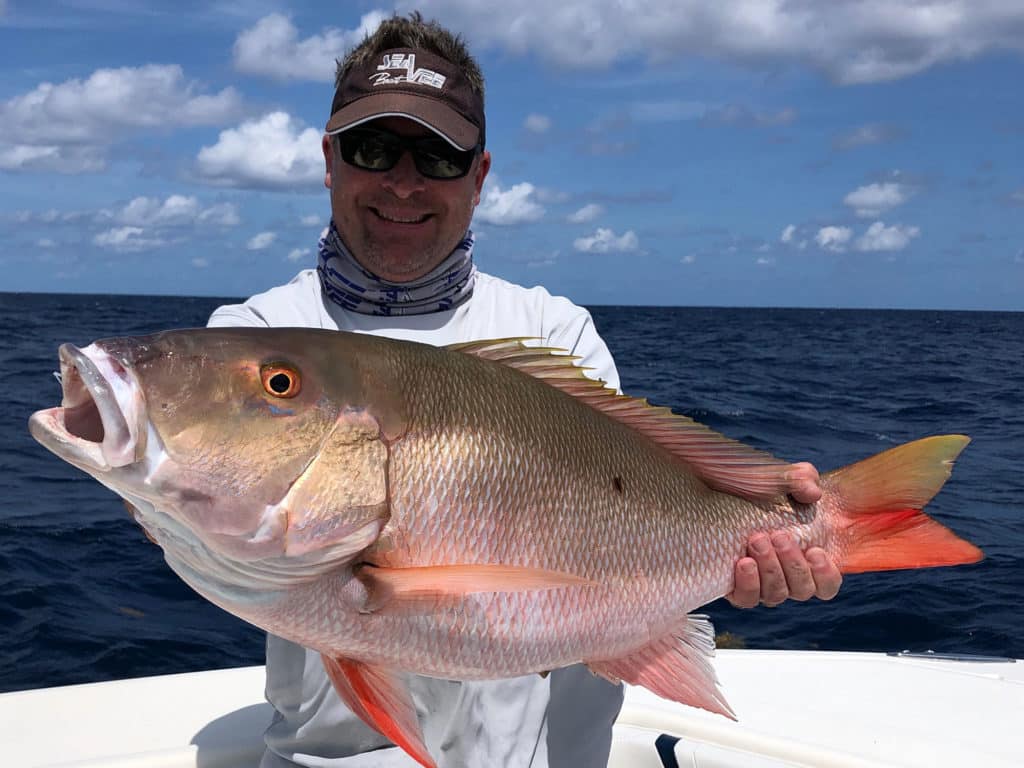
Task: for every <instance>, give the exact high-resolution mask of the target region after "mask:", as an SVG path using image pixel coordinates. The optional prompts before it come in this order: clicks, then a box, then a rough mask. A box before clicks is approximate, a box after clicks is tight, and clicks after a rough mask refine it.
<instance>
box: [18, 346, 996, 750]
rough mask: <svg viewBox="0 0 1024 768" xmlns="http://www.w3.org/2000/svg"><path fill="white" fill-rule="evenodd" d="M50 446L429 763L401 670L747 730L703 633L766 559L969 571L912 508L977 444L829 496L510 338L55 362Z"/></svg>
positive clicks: (947, 444) (899, 454) (183, 571)
mask: <svg viewBox="0 0 1024 768" xmlns="http://www.w3.org/2000/svg"><path fill="white" fill-rule="evenodd" d="M61 359H62V366H61V367H62V374H63V383H64V402H63V403H62V407H61V408H56V409H50V410H48V411H41V412H39V413H37V414H35V415H34V416H33V417H32V420H31V422H30V427H31V429H32V433H33V435H34V436H35V437H36V438H37V439H38V440H40V442H42V443H43V444H44V445H46V446H47V447H48V448H50V449H51V450H53V451H54V452H55V453H57V454H58V455H60V456H62V457H63V458H65V459H66V460H68V461H69V462H71V463H72V464H75V465H76V466H78V467H80V468H81V469H83V470H85V471H86V472H89V473H90V474H92V475H94V476H95V477H96V478H97V479H99V480H100V482H102V483H104V484H105V485H107V486H108V487H111V488H112V489H113V490H115V491H116V492H117V493H119V494H121V495H122V496H124V498H125V499H127V500H128V501H129V503H130V504H131V505H133V507H134V508H135V509H136V519H138V521H139V522H140V523H141V524H142V526H143V527H144V528H145V529H146V531H147V533H148V534H149V535H150V536H151V538H153V539H154V540H155V541H156V542H157V543H158V544H160V545H161V546H162V547H163V549H164V551H165V555H166V557H167V561H168V563H169V564H170V565H171V567H172V568H174V570H175V571H176V572H177V573H178V574H179V575H180V576H181V577H182V578H183V579H184V580H185V581H186V582H188V583H189V584H190V585H191V586H192V587H193V588H195V589H196V590H197V591H198V592H200V594H202V595H204V596H205V597H206V598H207V599H209V600H211V601H212V602H214V603H216V604H217V605H220V606H221V607H223V608H225V609H226V610H228V611H230V612H231V613H234V614H236V615H238V616H240V617H242V618H244V619H246V620H247V621H250V622H252V623H254V624H256V625H257V626H260V627H262V628H264V629H266V630H268V631H270V632H273V633H275V634H277V635H280V636H283V637H286V638H289V639H291V640H294V641H295V642H298V643H301V644H303V645H305V646H307V647H311V648H315V649H317V650H319V651H320V652H321V653H322V654H323V656H324V662H325V666H326V668H327V671H328V673H329V675H330V676H331V679H332V681H333V682H334V684H335V687H336V688H337V690H338V692H339V694H340V695H341V696H342V698H343V699H344V700H345V701H346V703H348V704H349V706H350V707H351V708H352V709H353V711H354V712H355V713H356V714H357V715H359V716H360V717H362V718H363V719H364V720H365V721H366V722H367V723H369V724H370V725H372V726H373V727H375V728H377V729H378V730H380V731H381V732H382V733H384V734H385V735H387V736H388V737H389V738H391V739H392V740H393V741H395V742H396V743H397V744H399V745H400V746H402V747H403V748H404V749H405V750H406V751H407V752H409V753H410V754H411V755H412V756H413V757H414V758H416V759H417V760H418V761H419V762H420V763H421V764H423V765H425V766H429V765H433V762H432V760H431V758H430V755H429V753H428V752H427V750H426V748H425V747H424V745H423V741H422V736H421V734H420V731H419V725H418V723H417V721H416V716H415V710H414V708H413V706H412V703H411V701H410V699H409V696H408V693H407V692H406V691H405V689H404V684H403V682H402V677H401V675H400V674H398V673H400V672H413V673H418V674H424V675H431V676H436V677H442V678H450V679H490V678H499V677H510V676H516V675H522V674H527V673H531V672H545V671H547V670H550V669H554V668H558V667H562V666H567V665H570V664H574V663H578V662H584V663H586V664H588V665H589V666H590V668H591V669H592V670H593V671H594V672H595V673H597V674H601V675H603V676H605V677H607V678H609V679H611V680H613V681H618V680H625V681H628V682H632V683H635V684H639V685H644V686H646V687H648V688H649V689H651V690H653V691H654V692H656V693H658V694H659V695H662V696H665V697H667V698H670V699H673V700H676V701H680V702H683V703H687V704H692V705H695V706H700V707H704V708H706V709H709V710H711V711H714V712H719V713H722V714H726V715H731V712H730V710H729V708H728V705H727V704H726V702H725V699H724V698H723V696H722V694H721V692H720V691H719V690H718V687H717V685H716V683H715V678H714V673H713V670H712V668H711V665H710V661H709V659H710V657H711V655H712V654H713V650H714V637H713V632H712V628H711V626H710V624H709V623H708V622H707V620H706V619H705V618H704V617H698V616H690V615H688V614H689V612H690V611H692V610H693V609H695V608H697V607H699V606H701V605H703V604H705V603H707V602H709V601H711V600H713V599H715V598H718V597H720V596H722V595H724V594H726V593H727V592H728V591H729V590H730V589H731V586H732V572H733V565H734V563H735V561H736V559H737V557H739V556H740V555H741V554H742V553H743V551H744V549H745V545H746V542H747V540H748V538H749V537H750V535H751V534H752V533H754V532H756V531H772V530H779V529H786V530H789V531H791V532H792V533H793V534H794V535H795V536H796V537H797V538H798V540H799V541H800V542H801V543H802V544H803V545H804V546H810V545H812V544H813V545H817V546H822V547H824V548H825V549H826V550H827V551H828V552H829V554H830V555H831V556H832V557H833V559H835V561H836V562H838V563H840V564H841V567H842V569H843V570H844V571H846V572H852V571H864V570H885V569H892V568H914V567H927V566H935V565H953V564H958V563H967V562H974V561H976V560H978V559H980V557H981V552H980V550H978V549H977V548H975V547H974V546H973V545H971V544H969V543H967V542H965V541H963V540H962V539H959V538H958V537H956V535H955V534H953V533H952V532H951V531H949V530H948V529H946V528H944V527H943V526H941V525H939V524H938V523H936V522H935V521H933V520H931V519H930V518H928V517H927V516H926V515H924V514H923V513H921V512H920V509H921V508H922V507H923V506H924V505H925V504H926V503H927V502H928V501H929V500H930V499H931V498H932V496H934V494H935V493H937V492H938V490H939V488H941V486H942V484H943V482H945V480H946V478H947V477H948V476H949V473H950V469H951V466H952V462H953V460H954V459H955V457H956V456H957V455H958V454H959V452H960V451H961V450H962V449H963V447H964V446H965V445H966V443H967V442H968V441H967V438H964V437H961V436H941V437H933V438H927V439H925V440H920V441H917V442H915V443H909V444H907V445H904V446H900V447H898V448H895V449H892V450H890V451H887V452H885V453H882V454H879V455H877V456H875V457H872V458H870V459H867V460H865V461H863V462H860V463H858V464H854V465H851V466H849V467H846V468H844V469H841V470H837V471H835V472H832V473H828V474H826V475H824V476H823V477H822V488H823V491H824V495H823V497H822V499H821V500H820V501H819V502H817V503H816V504H813V505H800V504H796V503H794V502H793V501H792V500H791V499H790V498H789V497H788V496H787V495H786V492H787V490H788V479H787V475H786V472H787V466H788V465H787V464H786V463H785V462H782V461H779V460H777V459H775V458H773V457H771V456H770V455H768V454H765V453H763V452H759V451H756V450H754V449H751V448H749V447H747V446H745V445H743V444H741V443H738V442H735V441H732V440H729V439H727V438H725V437H723V436H721V435H718V434H716V433H714V432H712V431H710V430H708V429H707V428H705V427H703V426H701V425H699V424H696V423H695V422H692V421H690V420H688V419H685V418H683V417H680V416H676V415H673V414H671V413H670V412H668V411H667V410H666V409H659V408H652V407H650V406H648V405H647V404H646V403H644V402H642V401H637V400H634V399H632V398H628V397H625V396H620V395H616V394H615V393H614V392H612V391H609V390H607V389H604V388H603V387H602V386H601V385H600V384H598V383H594V382H591V381H589V380H588V379H586V378H585V377H583V376H582V374H581V373H580V371H579V369H576V368H574V367H573V366H572V365H571V360H570V359H569V358H567V357H565V356H562V355H555V354H552V351H551V350H543V349H533V348H528V347H525V346H523V345H522V344H521V343H519V342H518V341H514V340H512V341H493V342H476V343H471V344H465V345H458V346H457V347H454V348H449V349H436V348H433V347H428V346H424V345H419V344H413V343H410V342H399V341H391V340H387V339H381V338H376V337H369V336H360V335H353V334H346V333H340V332H326V331H313V330H298V329H277V330H269V329H267V330H263V329H261V330H253V329H222V330H193V331H175V332H168V333H165V334H158V335H156V336H152V337H145V338H137V339H112V340H106V341H102V342H97V343H95V344H93V345H91V346H90V347H87V348H86V349H85V350H77V349H75V348H73V347H68V346H65V347H63V348H62V350H61Z"/></svg>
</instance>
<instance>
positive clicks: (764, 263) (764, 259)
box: [757, 256, 775, 267]
mask: <svg viewBox="0 0 1024 768" xmlns="http://www.w3.org/2000/svg"><path fill="white" fill-rule="evenodd" d="M757 265H758V266H759V267H774V266H775V258H774V257H773V256H758V257H757Z"/></svg>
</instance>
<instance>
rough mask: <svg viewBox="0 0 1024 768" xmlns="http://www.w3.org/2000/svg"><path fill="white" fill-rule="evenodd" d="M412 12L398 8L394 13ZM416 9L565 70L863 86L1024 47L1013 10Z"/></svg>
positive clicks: (448, 5)
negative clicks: (757, 73)
mask: <svg viewBox="0 0 1024 768" xmlns="http://www.w3.org/2000/svg"><path fill="white" fill-rule="evenodd" d="M413 5H414V4H413V3H412V2H411V0H403V2H402V3H400V7H401V8H402V9H403V10H405V9H407V8H408V9H411V8H412V7H413ZM415 6H416V7H418V8H419V9H420V10H422V11H423V12H424V13H425V14H426V15H427V16H435V17H438V18H449V19H458V22H459V31H460V32H463V33H465V34H466V36H467V37H468V38H469V39H470V40H472V41H473V43H474V45H476V46H478V47H482V46H485V45H494V44H496V45H500V46H502V47H504V48H505V49H507V50H510V51H512V52H514V53H516V54H521V53H524V52H526V51H532V52H535V53H537V54H538V55H540V56H542V57H544V58H546V59H548V60H549V61H553V62H554V63H556V64H558V65H560V66H563V67H566V68H573V69H602V68H606V67H608V66H609V65H610V64H612V63H613V62H617V61H625V60H629V59H630V58H634V57H638V56H643V57H647V58H649V59H651V60H653V61H655V62H658V63H663V62H666V61H671V60H672V59H674V58H675V57H676V55H677V53H678V52H685V54H686V55H689V56H707V57H713V58H718V59H724V60H726V61H731V62H739V63H742V64H749V65H751V66H757V67H759V68H760V69H761V70H764V69H771V68H774V67H777V66H778V65H779V64H783V65H784V64H788V63H801V64H807V65H810V66H811V67H813V68H815V69H818V70H821V71H824V72H825V73H827V74H828V75H829V76H831V77H832V78H833V79H834V80H837V81H839V82H841V83H866V82H876V81H883V80H894V79H897V78H900V77H906V76H908V75H912V74H915V73H917V72H921V71H923V70H925V69H927V68H928V67H931V66H933V65H935V64H938V63H941V62H949V61H956V60H963V59H969V58H972V57H975V56H978V55H980V54H983V53H986V52H989V51H997V50H1001V49H1004V50H1016V51H1021V50H1024V9H1022V8H1021V6H1020V4H1019V3H1011V2H986V3H978V2H976V0H943V1H942V2H903V3H893V2H891V1H890V0H832V2H827V3H809V2H784V1H783V0H772V1H771V2H760V3H752V2H749V0H720V1H719V2H715V3H708V2H706V1H705V0H636V1H635V2H629V3H607V4H604V5H603V6H602V8H601V12H600V13H595V12H594V8H593V6H592V4H591V3H586V2H582V1H581V0H567V1H566V2H563V3H559V4H557V5H552V3H551V2H550V0H521V2H517V3H501V4H497V5H496V4H492V3H477V2H472V1H471V0H418V2H416V3H415ZM566 40H572V41H573V43H572V45H566V43H565V41H566ZM666 66H667V64H666Z"/></svg>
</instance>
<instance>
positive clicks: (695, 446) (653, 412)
mask: <svg viewBox="0 0 1024 768" xmlns="http://www.w3.org/2000/svg"><path fill="white" fill-rule="evenodd" d="M532 340H533V339H522V338H510V339H488V340H484V341H470V342H465V343H462V344H451V345H449V346H448V347H447V349H449V350H452V351H455V352H462V353H465V354H467V355H474V356H476V357H481V358H484V359H485V360H492V361H494V362H498V363H501V364H503V365H507V366H509V367H510V368H515V369H517V370H520V371H522V372H523V373H527V374H529V375H530V376H533V377H535V378H538V379H542V380H543V381H544V382H546V383H547V384H550V385H551V386H553V387H556V388H557V389H560V390H562V391H563V392H566V393H568V394H570V395H572V396H573V397H575V398H577V399H578V400H581V401H583V402H585V403H586V404H587V405H589V406H591V407H592V408H595V409H597V410H599V411H601V412H602V413H605V414H607V415H608V416H609V417H611V418H613V419H615V420H616V421H619V422H621V423H622V424H625V425H626V426H628V427H630V428H631V429H634V430H636V431H637V432H639V433H641V434H642V435H644V436H645V437H647V438H649V439H650V440H653V441H654V442H655V443H657V444H658V445H660V446H661V447H662V448H664V449H666V450H667V451H668V452H669V453H671V454H672V455H673V456H675V457H676V458H678V459H680V460H681V461H683V462H684V463H685V464H686V465H687V466H688V467H689V468H690V469H691V470H692V471H693V472H694V473H695V474H696V475H697V476H698V477H700V478H701V480H703V481H704V482H705V483H707V484H708V485H709V486H711V487H712V488H714V489H715V490H718V491H723V492H725V493H731V494H734V495H736V496H740V497H742V498H745V499H748V500H750V501H765V500H768V499H773V498H775V497H776V496H779V495H780V494H786V493H789V492H790V491H791V490H793V487H792V483H791V481H790V479H789V477H788V475H789V466H790V465H789V464H788V463H787V462H785V461H782V460H781V459H777V458H775V457H774V456H772V455H771V454H770V453H766V452H764V451H759V450H757V449H756V448H751V447H750V446H749V445H744V444H743V443H741V442H739V441H737V440H733V439H731V438H728V437H726V436H725V435H722V434H719V433H718V432H715V431H714V430H712V429H709V428H708V427H706V426H704V425H703V424H700V423H698V422H696V421H694V420H693V419H689V418H687V417H686V416H680V415H678V414H675V413H672V411H671V410H669V409H668V408H664V407H659V406H653V405H650V404H649V403H648V402H647V401H646V400H642V399H640V398H636V397H629V396H628V395H620V394H618V393H617V392H616V391H615V390H614V389H611V388H610V387H607V386H605V384H604V382H602V381H594V380H593V379H590V378H587V377H586V376H585V375H584V373H583V371H585V370H588V369H587V368H582V367H580V366H577V365H574V364H573V361H575V360H578V359H579V358H578V357H574V356H572V355H570V354H569V353H568V352H566V351H565V350H562V349H557V348H554V347H528V346H526V345H525V344H524V343H523V342H524V341H532Z"/></svg>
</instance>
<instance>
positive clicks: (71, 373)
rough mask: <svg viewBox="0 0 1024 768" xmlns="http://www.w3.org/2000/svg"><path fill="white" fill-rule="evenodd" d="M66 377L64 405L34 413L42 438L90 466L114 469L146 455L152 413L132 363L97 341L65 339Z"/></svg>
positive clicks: (32, 423) (32, 424)
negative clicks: (83, 345) (82, 344)
mask: <svg viewBox="0 0 1024 768" xmlns="http://www.w3.org/2000/svg"><path fill="white" fill-rule="evenodd" d="M60 381H61V388H62V390H63V397H62V398H61V404H60V406H59V407H57V408H49V409H46V410H43V411H38V412H36V413H34V414H33V415H32V417H31V418H30V419H29V431H30V432H31V433H32V436H33V437H34V438H35V439H36V440H38V441H39V442H40V443H42V445H44V446H45V447H46V448H48V449H49V450H51V451H53V452H54V453H55V454H57V455H58V456H60V457H61V458H63V459H64V460H65V461H68V462H69V463H71V464H74V465H75V466H77V467H79V468H81V469H84V470H85V471H87V472H97V471H98V472H108V471H110V470H111V469H114V468H118V467H124V466H128V465H131V464H134V463H136V462H139V461H141V460H142V459H143V458H144V457H145V454H146V437H147V431H148V419H147V417H146V409H145V404H144V400H143V396H142V388H141V387H140V386H139V383H138V381H136V379H135V376H134V373H133V372H132V370H131V369H130V368H128V367H125V366H124V365H122V364H121V362H120V361H119V360H118V359H117V358H115V357H114V356H113V355H111V354H110V353H108V352H107V351H106V350H105V349H103V348H102V347H101V346H99V345H97V344H90V345H89V346H88V347H86V348H85V349H79V348H78V347H76V346H74V345H72V344H62V345H61V347H60Z"/></svg>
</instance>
